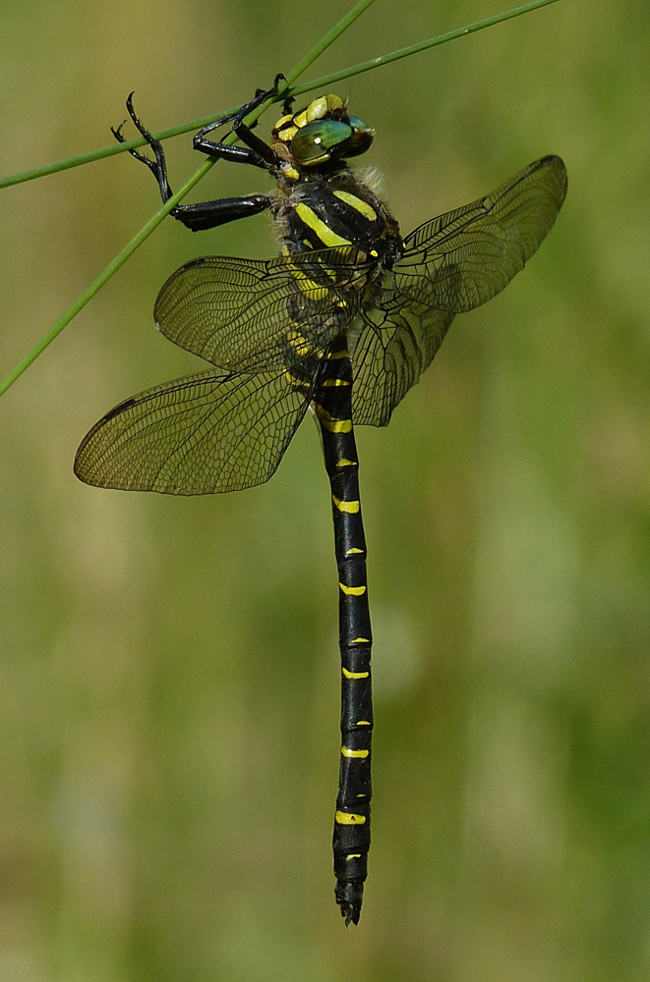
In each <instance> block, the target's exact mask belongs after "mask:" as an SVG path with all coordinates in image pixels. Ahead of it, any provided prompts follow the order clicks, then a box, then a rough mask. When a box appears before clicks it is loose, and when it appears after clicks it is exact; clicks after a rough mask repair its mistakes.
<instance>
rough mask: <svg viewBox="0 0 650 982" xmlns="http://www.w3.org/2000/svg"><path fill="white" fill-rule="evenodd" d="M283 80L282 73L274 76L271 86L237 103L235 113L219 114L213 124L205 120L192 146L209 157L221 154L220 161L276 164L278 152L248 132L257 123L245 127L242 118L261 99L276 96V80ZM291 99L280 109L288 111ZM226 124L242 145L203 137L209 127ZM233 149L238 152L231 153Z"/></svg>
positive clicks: (265, 165)
mask: <svg viewBox="0 0 650 982" xmlns="http://www.w3.org/2000/svg"><path fill="white" fill-rule="evenodd" d="M283 79H284V75H282V74H281V73H280V74H278V75H276V76H275V80H274V82H273V87H272V88H271V89H266V90H264V89H257V91H256V93H255V96H254V98H253V99H251V101H250V102H247V103H246V104H245V105H244V106H241V108H240V109H238V110H237V112H235V113H229V114H228V115H227V116H222V117H221V118H220V119H216V120H215V121H214V122H213V123H208V125H207V126H204V127H203V129H201V130H199V132H198V133H197V134H196V136H195V137H194V149H195V150H200V151H201V153H205V154H208V156H211V157H221V158H223V159H224V160H237V161H240V162H241V163H246V164H253V165H254V166H256V167H264V168H266V169H268V168H273V167H277V166H278V164H279V163H280V158H279V157H278V155H277V154H276V153H275V151H274V150H271V148H270V147H269V146H268V144H266V143H264V141H263V140H260V138H259V137H258V136H256V135H255V134H254V133H253V132H252V130H253V127H254V126H256V125H257V124H256V123H253V126H246V124H245V123H244V119H245V118H246V116H248V114H249V113H250V112H252V111H253V109H256V108H257V106H259V105H260V104H261V103H262V102H265V101H266V100H267V99H269V98H272V97H273V96H277V94H278V87H279V84H280V81H281V80H283ZM292 102H293V99H291V98H288V99H285V100H284V104H283V108H284V111H285V113H287V112H288V111H290V106H291V103H292ZM226 123H232V128H233V130H234V132H235V133H236V134H237V136H238V137H239V139H240V140H242V141H243V142H244V143H245V144H246V147H229V146H226V145H224V144H223V143H216V142H214V141H213V140H206V139H205V137H206V134H208V133H211V132H212V130H214V129H217V128H218V127H220V126H224V125H225V124H226ZM233 150H234V151H238V152H237V153H233V152H232V151H233Z"/></svg>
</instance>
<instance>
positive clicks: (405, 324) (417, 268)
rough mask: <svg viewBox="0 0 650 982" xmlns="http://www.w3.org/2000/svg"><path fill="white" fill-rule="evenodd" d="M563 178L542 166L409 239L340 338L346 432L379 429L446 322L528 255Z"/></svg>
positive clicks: (559, 169) (557, 169) (488, 295)
mask: <svg viewBox="0 0 650 982" xmlns="http://www.w3.org/2000/svg"><path fill="white" fill-rule="evenodd" d="M566 189H567V177H566V169H565V167H564V164H563V162H562V161H561V160H560V158H559V157H544V158H543V159H542V160H538V161H536V162H535V163H532V164H530V165H529V166H528V167H526V168H525V169H524V170H522V171H520V172H519V174H515V176H514V177H512V178H511V179H510V180H509V181H507V182H506V183H505V184H504V185H503V186H502V187H500V188H498V189H497V190H496V191H494V192H493V193H492V194H489V195H487V197H485V198H479V199H478V200H477V201H473V202H472V203H471V204H469V205H465V206H464V207H463V208H457V209H456V210H455V211H450V212H447V214H445V215H440V216H439V217H438V218H434V219H433V220H432V221H430V222H426V223H425V224H424V225H421V226H420V227H419V228H417V229H416V230H415V231H414V232H411V234H410V235H409V236H407V238H406V239H405V241H404V254H403V256H402V258H401V259H400V261H399V262H398V263H397V264H396V265H395V269H394V275H393V277H392V278H391V281H389V282H387V283H386V285H385V286H384V287H383V288H382V290H381V291H380V293H379V297H378V299H377V305H376V307H375V308H374V309H373V310H371V311H369V312H363V313H362V314H361V315H360V316H359V317H358V318H357V320H356V321H355V324H354V326H353V328H352V330H351V332H350V334H351V349H352V351H351V354H352V365H353V371H354V380H355V387H354V390H353V404H352V405H353V409H352V412H353V419H354V421H355V423H369V424H371V425H373V426H385V425H386V424H387V423H388V421H389V420H390V416H391V413H392V411H393V409H394V408H395V406H396V405H397V404H398V403H399V402H400V401H401V399H403V397H404V395H405V394H406V392H408V390H409V389H410V388H411V386H412V385H414V384H415V383H416V382H417V381H418V379H419V377H420V375H421V374H422V372H424V371H425V370H426V369H427V368H428V367H429V365H430V364H431V362H432V360H433V358H434V356H435V354H436V352H437V350H438V348H439V347H440V345H441V344H442V341H443V339H444V337H445V334H446V332H447V330H448V328H449V325H450V324H451V321H452V320H453V317H454V314H456V313H461V312H463V311H467V310H471V309H472V308H474V307H478V306H479V305H480V304H482V303H485V302H486V301H487V300H491V299H492V297H494V296H496V294H497V293H499V292H500V291H501V290H503V289H504V287H506V286H507V285H508V283H509V282H510V280H511V279H512V278H513V276H515V275H516V273H518V272H519V271H520V270H521V269H523V267H524V264H525V263H526V262H527V260H528V259H530V257H531V256H532V255H533V253H534V252H535V251H536V250H537V248H538V247H539V245H540V243H541V242H542V240H543V239H544V238H545V236H546V235H547V234H548V232H549V231H550V229H551V227H552V226H553V223H554V221H555V219H556V218H557V215H558V212H559V210H560V208H561V207H562V202H563V201H564V198H565V195H566Z"/></svg>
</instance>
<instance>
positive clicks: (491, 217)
mask: <svg viewBox="0 0 650 982" xmlns="http://www.w3.org/2000/svg"><path fill="white" fill-rule="evenodd" d="M566 189H567V175H566V169H565V166H564V163H563V162H562V160H560V158H559V157H544V158H542V159H541V160H537V161H535V162H534V163H532V164H529V166H528V167H525V168H524V170H522V171H520V172H519V173H518V174H515V176H514V177H512V178H510V180H509V181H506V183H505V184H504V185H502V187H500V188H498V189H497V190H496V191H494V192H493V193H492V194H489V195H487V197H485V198H479V199H478V200H477V201H473V202H472V203H471V204H469V205H465V206H464V207H463V208H457V209H456V210H455V211H450V212H447V214H445V215H440V217H438V218H434V219H433V221H430V222H426V223H425V224H424V225H421V226H420V227H419V228H417V229H415V231H414V232H411V234H410V235H409V236H407V238H406V239H405V241H404V247H405V249H404V255H403V257H402V259H400V262H399V263H398V264H397V265H396V266H395V280H394V284H393V287H394V290H395V291H396V292H397V293H398V294H401V295H402V296H403V297H404V301H405V302H408V301H416V302H418V303H422V304H425V305H428V306H431V307H435V308H436V309H437V310H447V311H450V312H452V313H455V314H459V313H462V312H463V311H467V310H472V309H473V308H474V307H478V306H480V304H482V303H485V302H486V301H487V300H491V299H492V297H495V296H496V295H497V293H500V292H501V290H503V289H504V287H506V286H507V285H508V283H509V282H510V280H511V279H512V278H513V276H515V275H516V274H517V273H518V272H519V271H520V270H522V269H523V268H524V264H525V263H526V262H527V261H528V260H529V259H530V257H531V256H532V255H533V253H534V252H536V250H537V249H538V247H539V245H540V243H541V242H542V240H543V239H544V238H545V237H546V235H547V234H548V233H549V231H550V230H551V228H552V226H553V223H554V222H555V219H556V218H557V215H558V212H559V210H560V208H561V207H562V202H563V201H564V198H565V195H566Z"/></svg>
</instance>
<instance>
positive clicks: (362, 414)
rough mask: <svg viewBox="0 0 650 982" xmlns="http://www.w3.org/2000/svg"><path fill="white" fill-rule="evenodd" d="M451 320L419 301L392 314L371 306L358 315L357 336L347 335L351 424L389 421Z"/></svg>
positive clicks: (386, 422)
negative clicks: (351, 377)
mask: <svg viewBox="0 0 650 982" xmlns="http://www.w3.org/2000/svg"><path fill="white" fill-rule="evenodd" d="M453 319H454V315H453V314H450V313H448V312H447V311H444V310H433V309H432V308H431V307H426V306H425V305H424V304H418V303H409V304H405V305H403V306H401V307H397V308H396V309H395V310H394V311H393V312H392V313H389V312H388V311H386V310H385V309H383V308H381V307H376V308H374V309H373V310H371V311H369V312H367V313H364V314H363V322H362V325H361V331H360V332H359V334H358V337H356V338H355V336H354V334H352V336H351V338H350V340H351V344H350V349H351V351H350V355H351V359H352V371H353V374H354V385H353V387H352V419H353V420H354V422H355V423H360V424H367V425H371V426H386V425H387V424H388V422H389V421H390V417H391V413H392V412H393V409H394V408H395V406H397V405H398V403H400V402H401V401H402V399H403V398H404V396H405V395H406V393H407V392H408V390H409V389H410V388H411V386H412V385H415V383H416V382H417V381H418V379H419V377H420V375H421V374H422V372H424V371H425V370H426V369H427V368H428V367H429V365H430V364H431V362H432V361H433V358H434V355H435V353H436V351H437V350H438V348H439V347H440V345H441V344H442V341H443V338H444V336H445V334H446V333H447V330H448V328H449V325H450V324H451V322H452V320H453ZM355 326H356V325H355Z"/></svg>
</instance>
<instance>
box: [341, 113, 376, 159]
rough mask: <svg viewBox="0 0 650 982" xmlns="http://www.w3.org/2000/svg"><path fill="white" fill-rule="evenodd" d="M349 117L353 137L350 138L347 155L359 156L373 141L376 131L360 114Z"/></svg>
mask: <svg viewBox="0 0 650 982" xmlns="http://www.w3.org/2000/svg"><path fill="white" fill-rule="evenodd" d="M348 119H349V120H350V126H351V127H352V138H351V139H350V146H349V147H347V149H346V151H345V156H346V157H358V156H359V154H361V153H365V152H366V150H367V149H368V147H369V146H370V144H371V143H372V139H373V137H374V135H375V131H374V130H373V129H371V127H370V126H368V125H367V124H366V123H364V121H363V120H362V119H359V117H358V116H348Z"/></svg>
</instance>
